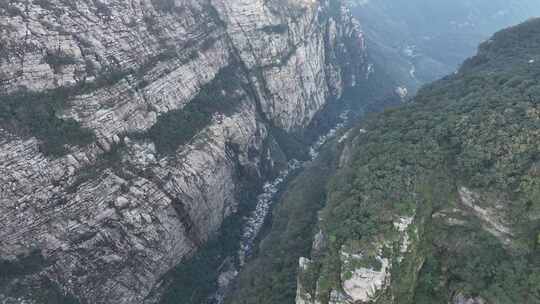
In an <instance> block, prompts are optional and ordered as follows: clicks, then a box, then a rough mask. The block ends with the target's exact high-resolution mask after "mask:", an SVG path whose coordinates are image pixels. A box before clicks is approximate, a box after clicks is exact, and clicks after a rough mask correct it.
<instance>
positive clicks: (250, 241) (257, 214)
mask: <svg viewBox="0 0 540 304" xmlns="http://www.w3.org/2000/svg"><path fill="white" fill-rule="evenodd" d="M348 120H349V111H345V112H343V113H341V115H339V123H337V124H336V125H335V126H334V127H333V128H332V129H330V130H329V131H328V132H327V133H326V134H324V135H321V136H320V137H319V138H318V140H317V141H316V142H315V143H314V144H313V145H312V146H311V147H310V149H309V156H310V160H308V161H304V162H302V161H299V160H296V159H293V160H291V161H289V163H288V166H287V169H285V170H283V171H281V172H280V174H279V175H278V177H276V178H275V179H274V180H272V181H270V182H267V183H266V184H264V186H263V192H262V193H261V194H259V195H258V196H257V203H256V207H255V209H254V210H253V211H252V212H251V214H250V215H249V216H248V217H247V218H246V220H245V223H244V227H243V230H242V231H243V232H242V236H241V238H240V249H239V250H238V259H239V261H240V265H239V266H240V268H242V267H243V266H244V265H245V263H246V261H247V260H248V259H249V257H250V256H251V253H252V250H253V246H254V245H255V241H256V239H257V237H258V235H259V233H260V231H261V229H262V227H263V225H264V222H265V220H266V218H267V217H268V214H269V212H270V210H271V207H272V204H273V203H275V201H276V196H277V193H278V192H279V190H280V189H282V188H283V185H284V183H285V182H286V181H287V180H288V178H289V176H290V175H291V173H293V172H295V171H296V170H298V169H300V168H302V167H304V166H305V165H306V164H307V163H309V162H311V161H313V160H315V159H316V158H317V157H318V156H319V151H320V149H321V147H322V146H323V145H324V144H325V143H327V142H328V141H329V140H330V139H332V138H334V137H335V136H336V134H337V133H338V131H340V130H341V129H343V128H344V127H345V126H346V124H347V122H348ZM238 272H239V270H237V269H233V270H230V269H228V270H226V271H223V272H222V273H221V274H220V278H219V280H218V282H219V289H218V291H217V292H216V293H215V294H214V295H212V296H211V297H210V298H209V302H210V303H215V304H222V303H223V299H224V295H225V292H226V290H227V288H228V286H229V284H230V282H232V281H233V280H234V278H236V276H237V275H238Z"/></svg>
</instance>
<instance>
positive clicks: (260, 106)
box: [0, 0, 365, 304]
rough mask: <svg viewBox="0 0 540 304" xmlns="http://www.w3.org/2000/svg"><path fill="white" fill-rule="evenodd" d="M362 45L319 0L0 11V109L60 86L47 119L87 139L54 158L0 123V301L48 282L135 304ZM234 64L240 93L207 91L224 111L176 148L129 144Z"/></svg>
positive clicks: (256, 173) (43, 5)
mask: <svg viewBox="0 0 540 304" xmlns="http://www.w3.org/2000/svg"><path fill="white" fill-rule="evenodd" d="M364 48H365V47H364V42H363V38H362V33H361V32H360V29H359V27H358V24H357V23H355V21H354V20H352V19H351V18H350V16H349V15H348V13H347V11H345V10H344V9H342V8H341V7H340V6H339V5H336V4H335V3H333V4H330V3H329V2H328V1H314V0H271V1H263V0H226V1H225V0H176V1H172V0H171V1H168V0H143V1H127V0H95V1H61V0H40V1H37V0H36V1H22V0H21V1H9V3H7V2H3V3H0V93H1V95H0V99H4V98H5V100H8V98H10V96H13V95H15V94H20V92H25V94H33V95H32V96H37V98H36V100H37V101H38V102H39V100H41V99H40V96H42V95H40V94H45V93H48V92H59V91H61V92H65V91H66V90H67V91H68V92H69V93H68V94H64V95H62V96H63V97H65V100H62V102H63V104H64V106H63V107H62V108H61V109H56V108H55V113H54V116H55V117H56V118H57V119H61V120H63V121H75V122H77V123H78V124H80V126H81V127H82V128H86V129H88V130H91V131H92V132H93V133H94V134H95V140H94V141H93V142H92V143H90V144H86V145H79V146H76V145H66V146H65V149H66V151H67V153H64V154H62V155H59V156H50V155H45V154H44V153H42V150H41V149H40V144H42V142H43V139H42V138H39V137H36V136H34V134H33V133H32V132H26V131H24V132H23V131H21V132H19V131H17V128H16V127H13V126H12V124H11V123H9V122H5V121H2V123H1V124H0V187H1V193H0V262H1V263H2V265H4V266H5V267H4V269H7V270H5V271H4V272H5V273H3V279H2V280H1V281H0V302H2V301H5V302H9V303H23V302H24V301H38V300H37V299H39V297H40V295H39V294H38V293H39V292H38V290H39V289H40V288H41V287H42V286H45V285H46V286H54V288H55V289H58V290H59V294H63V295H70V296H72V297H74V298H76V299H78V300H79V301H81V302H82V303H130V304H132V303H143V302H145V298H146V297H147V296H148V294H149V293H150V292H151V291H152V290H153V289H154V288H155V286H156V285H157V284H159V282H160V278H161V277H162V276H163V275H164V274H165V273H166V272H167V271H168V270H170V269H171V268H172V267H174V266H175V265H177V264H178V263H180V262H182V260H183V259H184V258H185V257H188V256H190V255H191V254H193V253H194V252H195V251H196V250H197V248H198V247H199V246H200V245H201V244H203V243H204V242H205V241H206V240H207V239H208V238H209V236H211V235H212V234H213V233H214V232H215V231H216V230H217V229H219V227H220V225H221V223H222V221H223V219H224V218H226V217H227V216H229V215H231V214H232V213H234V212H235V211H236V209H237V205H238V200H239V197H240V194H241V192H242V191H243V190H244V189H245V188H246V187H247V185H248V181H250V182H253V181H257V180H259V181H260V180H262V179H263V178H264V175H265V174H266V173H267V172H265V171H267V170H271V169H272V167H273V163H274V161H273V159H272V158H271V156H270V155H272V152H273V151H272V150H273V149H279V147H278V148H276V144H275V141H274V139H273V138H272V136H271V133H270V131H269V130H270V127H272V128H274V127H277V128H281V129H283V130H285V131H288V132H295V131H301V130H302V129H303V128H305V127H306V126H308V124H309V123H310V121H311V119H312V118H313V117H314V115H315V114H316V113H317V112H319V111H320V110H321V109H322V107H323V106H324V105H325V104H326V103H327V102H328V101H329V100H335V99H336V98H338V97H339V96H340V95H341V93H342V92H343V90H344V89H345V88H346V87H348V86H352V85H354V84H355V82H356V81H357V79H360V78H361V77H360V76H358V75H364V74H365V71H364ZM230 67H234V71H235V74H236V76H237V77H238V79H239V80H238V82H239V83H238V85H236V86H233V88H231V87H223V89H222V91H221V92H218V93H219V94H221V95H222V96H223V99H234V100H235V103H234V104H235V105H234V108H231V109H227V111H222V112H217V111H216V112H214V113H209V115H210V117H211V119H209V122H208V123H207V124H206V125H205V126H204V127H202V128H201V129H200V130H198V131H197V132H196V134H195V135H194V136H193V137H192V138H190V139H189V140H188V141H186V142H185V143H183V144H181V145H179V146H178V148H177V150H176V152H175V153H172V154H170V153H169V154H163V153H159V151H156V145H155V143H154V142H153V141H152V140H151V139H150V138H144V137H141V136H135V135H134V134H142V133H144V132H147V131H148V130H149V129H150V128H152V126H154V125H155V124H156V123H157V122H159V120H160V119H161V117H162V115H164V114H166V113H169V112H171V111H179V110H182V109H183V108H184V107H186V106H187V105H190V104H191V103H195V102H197V100H198V99H197V98H196V96H198V95H199V94H200V93H201V91H203V90H204V88H205V87H207V86H209V85H212V83H214V82H216V81H217V80H216V77H218V75H220V73H221V72H222V71H223V70H224V69H227V68H230ZM80 88H83V89H80ZM55 96H56V95H55ZM217 102H219V101H217ZM207 114H208V113H207ZM29 265H30V266H31V267H29ZM38 302H39V301H38ZM25 303H26V302H25Z"/></svg>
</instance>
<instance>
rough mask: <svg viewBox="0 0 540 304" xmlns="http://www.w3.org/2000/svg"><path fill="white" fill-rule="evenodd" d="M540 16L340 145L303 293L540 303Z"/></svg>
mask: <svg viewBox="0 0 540 304" xmlns="http://www.w3.org/2000/svg"><path fill="white" fill-rule="evenodd" d="M539 64H540V19H533V20H530V21H528V22H526V23H524V24H521V25H519V26H516V27H512V28H509V29H506V30H503V31H501V32H499V33H497V34H495V35H494V36H493V37H492V39H490V40H488V41H486V42H485V43H483V44H482V45H481V46H480V48H479V51H478V54H477V55H476V56H475V57H472V58H471V59H468V60H467V61H465V62H464V64H463V65H462V67H461V68H460V70H459V72H458V73H456V74H453V75H451V76H448V77H445V78H444V79H442V80H440V81H437V82H435V83H433V84H431V85H428V86H426V87H424V88H423V89H421V90H420V91H419V93H418V95H417V96H416V98H415V99H414V102H413V103H411V104H408V105H406V106H402V107H400V108H397V109H393V110H388V111H385V112H384V113H382V114H381V115H378V116H374V117H372V118H371V119H369V120H367V121H365V122H362V123H361V124H360V126H358V127H356V128H355V129H353V130H351V131H350V132H349V133H348V136H346V138H345V139H344V140H343V142H342V146H343V147H342V152H341V155H340V158H341V159H340V169H339V170H338V172H337V173H336V175H335V176H334V177H333V181H332V182H330V185H329V189H328V193H327V196H326V206H325V207H324V209H323V211H322V212H321V215H320V222H319V227H320V232H319V233H317V234H316V235H315V236H314V237H313V239H314V240H313V248H312V250H311V256H310V258H309V259H308V258H305V257H304V258H301V259H300V260H299V267H300V274H299V276H298V288H297V297H296V303H297V304H321V303H322V304H327V303H332V304H352V303H354V304H358V303H377V304H390V303H395V304H408V303H415V304H424V303H425V304H428V303H429V304H448V303H453V304H464V303H490V304H503V303H505V304H506V303H540V289H539V286H540V276H539V275H540V252H539V248H540V192H539V189H540V188H539V185H540V179H539V177H540V175H539V168H540V167H539V166H540V162H539V160H540V146H539V145H538V143H539V142H540V138H539V136H540V116H539V113H540V112H539V110H540V79H539V75H540V65H539Z"/></svg>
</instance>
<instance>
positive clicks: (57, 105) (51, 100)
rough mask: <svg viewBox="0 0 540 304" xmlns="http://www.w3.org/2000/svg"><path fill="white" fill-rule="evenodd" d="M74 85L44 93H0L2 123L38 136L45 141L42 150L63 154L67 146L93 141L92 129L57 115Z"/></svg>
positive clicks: (81, 144) (16, 130)
mask: <svg viewBox="0 0 540 304" xmlns="http://www.w3.org/2000/svg"><path fill="white" fill-rule="evenodd" d="M72 90H73V89H56V90H50V91H45V92H42V93H32V92H19V93H14V94H10V95H4V96H0V100H2V102H1V103H0V125H1V126H2V128H5V129H6V130H8V131H10V132H13V133H15V134H21V135H30V136H35V137H37V138H38V139H40V140H41V141H42V143H41V145H40V149H41V151H42V152H43V153H44V154H46V155H50V156H61V155H63V154H65V153H66V152H67V149H66V146H67V145H70V146H83V145H87V144H89V143H92V142H93V141H94V134H93V132H92V131H91V130H89V129H86V128H83V127H81V125H80V124H79V123H78V122H77V121H75V120H73V119H61V118H58V116H57V113H58V112H60V111H62V110H63V109H64V108H65V107H66V103H67V99H68V97H69V96H71V95H72V92H73V91H72Z"/></svg>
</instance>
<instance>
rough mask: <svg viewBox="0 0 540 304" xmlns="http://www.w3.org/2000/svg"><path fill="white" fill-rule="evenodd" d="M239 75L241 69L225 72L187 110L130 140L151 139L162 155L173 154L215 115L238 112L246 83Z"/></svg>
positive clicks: (172, 114) (161, 118) (170, 114)
mask: <svg viewBox="0 0 540 304" xmlns="http://www.w3.org/2000/svg"><path fill="white" fill-rule="evenodd" d="M240 75H241V72H240V71H239V69H238V66H233V65H231V66H227V67H225V68H222V69H221V70H220V71H219V73H218V74H217V75H216V77H215V78H214V80H212V81H211V82H210V83H208V84H207V85H205V86H203V87H202V88H201V90H200V91H199V93H198V94H197V96H195V98H194V99H193V100H191V101H190V102H189V104H187V105H186V106H185V107H183V108H182V109H178V110H173V111H169V112H167V113H164V114H162V115H161V116H159V118H158V121H157V122H156V123H155V124H154V125H153V126H152V128H150V129H149V130H148V131H145V132H143V133H137V134H132V135H131V136H132V137H134V138H148V139H151V140H152V141H153V142H154V143H155V145H156V149H157V151H158V152H159V153H160V154H169V155H170V154H174V153H175V152H176V150H177V149H178V147H180V146H181V145H184V144H186V143H187V142H189V141H190V140H191V139H192V138H193V137H194V136H195V135H196V134H197V133H199V132H200V131H201V130H202V129H203V128H204V127H206V126H208V125H209V124H210V122H211V121H212V116H213V115H214V114H218V115H226V114H231V113H233V112H234V111H235V109H236V106H237V105H238V104H239V103H240V102H241V101H242V100H243V99H244V98H245V95H244V94H245V93H244V91H243V86H244V84H245V82H244V81H245V80H244V79H243V78H242V77H241V76H240Z"/></svg>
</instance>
